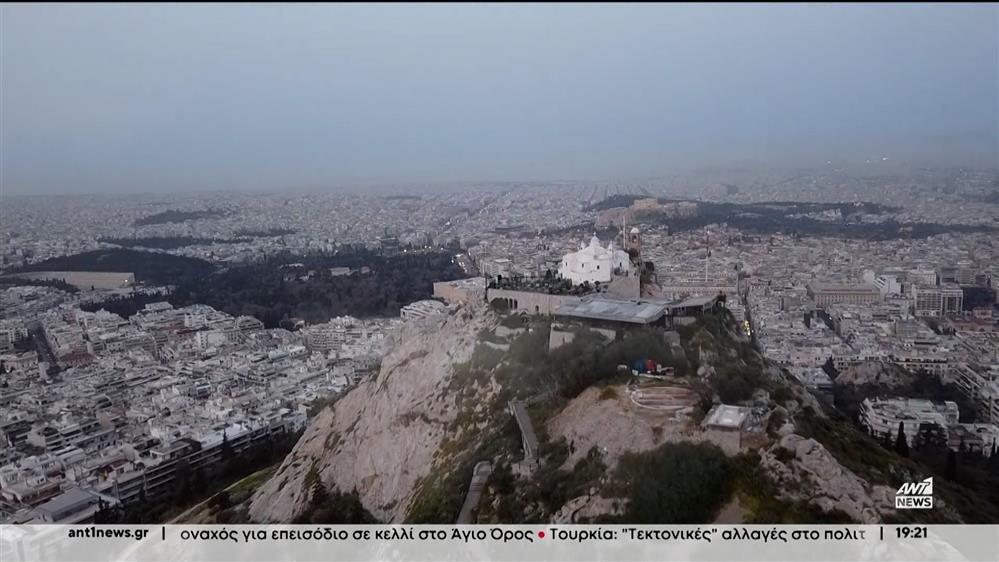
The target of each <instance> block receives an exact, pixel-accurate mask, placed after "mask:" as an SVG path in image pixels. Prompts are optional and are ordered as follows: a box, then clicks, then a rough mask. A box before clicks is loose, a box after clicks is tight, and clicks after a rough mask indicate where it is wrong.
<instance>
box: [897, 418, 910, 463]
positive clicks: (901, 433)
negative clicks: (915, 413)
mask: <svg viewBox="0 0 999 562" xmlns="http://www.w3.org/2000/svg"><path fill="white" fill-rule="evenodd" d="M895 452H896V453H898V454H900V455H902V456H903V457H908V456H909V441H908V440H906V438H905V424H904V423H903V422H898V436H897V437H896V438H895Z"/></svg>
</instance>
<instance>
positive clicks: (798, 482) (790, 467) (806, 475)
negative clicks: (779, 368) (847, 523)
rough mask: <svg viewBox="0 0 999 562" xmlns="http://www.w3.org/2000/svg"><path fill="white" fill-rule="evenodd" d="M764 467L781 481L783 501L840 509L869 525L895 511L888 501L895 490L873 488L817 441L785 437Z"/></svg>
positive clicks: (763, 462) (765, 459)
mask: <svg viewBox="0 0 999 562" xmlns="http://www.w3.org/2000/svg"><path fill="white" fill-rule="evenodd" d="M760 464H761V465H762V466H763V468H764V469H765V470H766V471H767V472H768V473H769V474H770V475H771V477H772V478H773V479H774V480H775V481H776V482H777V488H778V489H779V490H780V491H781V497H782V499H788V500H792V501H805V502H809V503H812V504H814V505H817V506H818V507H820V508H821V509H822V510H823V511H832V510H834V509H835V510H839V511H842V512H844V513H846V514H847V515H849V516H850V517H851V518H853V519H854V520H856V521H859V522H861V523H865V524H874V523H879V522H881V519H882V514H883V513H885V512H887V511H888V510H890V509H891V504H890V503H888V504H887V505H886V503H885V502H886V501H887V498H891V497H892V494H891V492H892V490H888V491H887V493H886V490H887V488H885V487H884V486H870V485H869V484H868V483H867V482H866V481H865V480H863V479H862V478H860V477H858V476H857V475H856V474H854V473H853V472H852V471H850V470H849V469H847V468H846V467H844V466H843V465H841V464H839V462H838V461H837V460H836V459H835V458H834V457H833V456H832V455H831V454H830V453H829V451H827V450H826V448H825V447H823V446H822V444H821V443H819V442H818V441H816V440H814V439H806V438H805V437H802V436H800V435H797V434H790V435H785V436H784V437H782V438H781V440H780V442H779V443H777V444H775V445H773V446H772V447H770V448H769V449H768V450H766V451H764V452H763V454H762V456H761V459H760ZM875 498H877V500H876V499H875Z"/></svg>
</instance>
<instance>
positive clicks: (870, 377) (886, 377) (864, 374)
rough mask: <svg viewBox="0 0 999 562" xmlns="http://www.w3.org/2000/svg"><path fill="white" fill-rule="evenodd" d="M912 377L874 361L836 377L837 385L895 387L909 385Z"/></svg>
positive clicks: (898, 369)
mask: <svg viewBox="0 0 999 562" xmlns="http://www.w3.org/2000/svg"><path fill="white" fill-rule="evenodd" d="M914 378H915V377H914V376H913V375H912V374H911V373H909V372H907V371H906V370H905V369H901V368H899V367H896V366H894V365H886V364H884V363H879V362H876V361H867V362H864V363H860V364H859V365H853V366H851V367H848V368H847V369H845V370H844V371H843V372H842V373H840V374H839V376H837V377H836V384H838V385H846V384H850V385H855V386H861V385H877V386H888V387H897V386H904V385H907V384H911V383H912V382H913V380H914Z"/></svg>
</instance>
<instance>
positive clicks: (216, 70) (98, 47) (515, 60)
mask: <svg viewBox="0 0 999 562" xmlns="http://www.w3.org/2000/svg"><path fill="white" fill-rule="evenodd" d="M0 65H2V67H0V73H2V75H0V111H2V114H0V158H2V160H0V187H2V191H3V193H8V194H15V193H30V194H44V193H85V192H117V193H138V192H168V191H195V190H216V189H255V190H258V189H264V190H275V189H282V188H295V187H321V188H328V189H337V188H341V187H347V186H350V185H352V184H364V183H392V182H402V183H406V182H436V181H458V180H470V181H474V180H482V181H486V180H496V181H499V180H545V179H611V178H627V177H638V176H654V175H662V174H670V173H673V172H675V171H678V170H683V169H689V168H695V167H699V166H706V165H730V164H735V163H741V162H752V163H765V164H774V165H783V164H789V165H794V164H797V163H801V162H808V163H813V162H819V161H821V162H824V161H825V160H827V159H839V158H865V157H879V156H888V157H891V158H893V159H902V160H905V159H909V161H911V162H914V163H924V162H925V163H927V164H939V163H958V164H965V163H971V164H974V165H986V166H995V165H996V160H997V153H999V140H997V139H999V6H997V5H996V4H975V5H930V4H918V5H822V4H799V5H744V4H737V5H596V4H586V5H452V4H437V5H360V4H354V5H314V4H299V5H293V4H287V5H276V4H275V5H266V4H247V5H192V6H186V5H80V4H74V5H70V4H66V5H11V4H7V5H4V6H2V7H0Z"/></svg>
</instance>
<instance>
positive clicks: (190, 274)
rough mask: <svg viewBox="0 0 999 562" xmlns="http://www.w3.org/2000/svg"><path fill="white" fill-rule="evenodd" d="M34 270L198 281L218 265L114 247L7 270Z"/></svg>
mask: <svg viewBox="0 0 999 562" xmlns="http://www.w3.org/2000/svg"><path fill="white" fill-rule="evenodd" d="M30 271H102V272H108V271H128V272H131V273H134V274H135V280H136V281H140V282H141V281H145V282H150V283H156V284H161V285H165V284H179V283H182V282H184V281H188V280H190V281H194V280H196V279H198V278H200V277H204V276H205V275H208V274H210V273H212V272H214V271H215V266H214V265H212V264H211V263H210V262H207V261H204V260H199V259H196V258H186V257H182V256H173V255H170V254H163V253H155V252H142V251H139V250H128V249H121V248H113V249H107V250H94V251H92V252H84V253H82V254H73V255H71V256H60V257H57V258H52V259H47V260H45V261H42V262H38V263H33V264H31V265H27V266H24V267H22V268H19V269H17V270H14V271H9V272H7V273H26V272H30Z"/></svg>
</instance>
